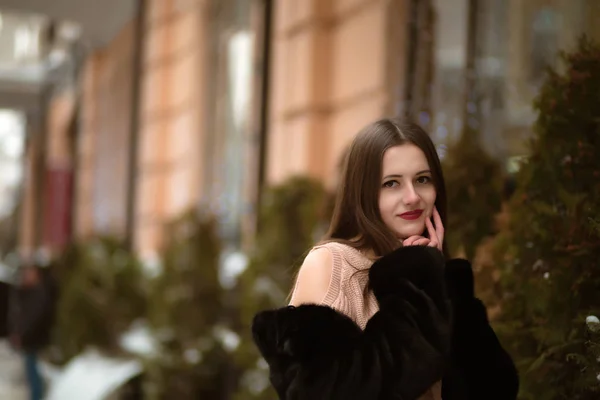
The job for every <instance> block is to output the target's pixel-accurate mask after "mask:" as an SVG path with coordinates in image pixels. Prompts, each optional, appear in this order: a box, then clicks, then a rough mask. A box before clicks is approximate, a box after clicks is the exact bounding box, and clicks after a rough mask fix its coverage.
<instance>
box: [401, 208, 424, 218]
mask: <svg viewBox="0 0 600 400" xmlns="http://www.w3.org/2000/svg"><path fill="white" fill-rule="evenodd" d="M421 214H423V210H413V211H407V212H405V213H402V214H400V218H402V219H407V220H409V221H412V220H415V219H419V217H421Z"/></svg>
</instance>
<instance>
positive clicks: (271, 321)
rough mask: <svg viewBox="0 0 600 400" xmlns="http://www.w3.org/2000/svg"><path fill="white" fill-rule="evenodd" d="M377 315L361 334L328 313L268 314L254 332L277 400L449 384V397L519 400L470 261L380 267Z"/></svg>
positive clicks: (380, 398)
mask: <svg viewBox="0 0 600 400" xmlns="http://www.w3.org/2000/svg"><path fill="white" fill-rule="evenodd" d="M369 286H370V289H371V290H373V292H374V294H375V297H376V298H377V301H378V303H379V307H380V310H379V311H378V312H377V313H376V314H375V315H374V316H373V317H372V318H371V319H370V320H369V321H368V323H367V326H366V327H365V330H364V331H362V330H361V329H360V328H359V327H358V326H357V325H356V324H355V323H354V322H353V321H352V320H350V319H349V318H348V317H346V316H345V315H342V314H341V313H339V312H337V311H335V310H333V309H332V308H330V307H326V306H319V305H302V306H299V307H292V306H289V307H284V308H281V309H277V310H270V311H263V312H261V313H259V314H257V315H256V316H255V318H254V321H253V325H252V333H253V338H254V342H255V343H256V345H257V347H258V349H259V350H260V352H261V354H262V356H263V357H264V359H265V361H266V362H267V364H268V365H269V369H270V379H271V383H272V384H273V386H274V388H275V390H276V391H277V393H278V395H279V398H280V399H281V400H321V399H323V400H324V399H327V400H334V399H335V400H337V399H339V400H342V399H343V400H349V399H354V400H363V399H364V400H367V399H369V400H392V399H394V400H396V399H397V400H416V399H418V398H419V397H420V396H421V395H422V394H424V393H425V392H426V391H427V390H428V389H429V388H430V387H431V386H433V384H435V383H436V382H439V381H440V380H442V381H443V383H442V398H443V400H480V399H481V400H484V399H486V400H514V399H516V397H517V392H518V385H519V383H518V376H517V372H516V369H515V367H514V364H513V362H512V360H511V358H510V357H509V355H508V354H507V353H506V352H505V351H504V349H503V348H502V346H501V345H500V343H499V342H498V339H497V338H496V335H495V334H494V331H493V330H492V328H491V327H490V325H489V323H488V320H487V315H486V309H485V307H484V306H483V304H482V303H481V302H480V301H479V300H478V299H477V298H475V297H474V291H473V273H472V270H471V265H470V264H469V263H468V262H466V261H465V260H451V261H449V262H447V263H445V261H444V258H443V256H442V254H441V253H440V252H439V251H438V250H436V249H433V248H430V247H421V246H411V247H403V248H400V249H398V250H396V251H394V252H393V253H391V254H389V255H387V256H385V257H382V258H381V259H379V260H378V261H376V262H375V263H374V264H373V266H372V267H371V268H370V270H369Z"/></svg>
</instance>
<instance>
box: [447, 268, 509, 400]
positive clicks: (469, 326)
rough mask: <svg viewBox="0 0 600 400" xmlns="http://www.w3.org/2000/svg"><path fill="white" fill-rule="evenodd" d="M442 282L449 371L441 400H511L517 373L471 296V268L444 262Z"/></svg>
mask: <svg viewBox="0 0 600 400" xmlns="http://www.w3.org/2000/svg"><path fill="white" fill-rule="evenodd" d="M446 281H447V287H448V290H449V293H450V295H451V298H452V303H453V309H454V316H453V336H452V337H453V340H452V371H451V374H449V375H448V376H447V377H446V379H444V382H443V398H444V400H475V399H490V400H515V399H516V398H517V394H518V391H519V377H518V373H517V369H516V368H515V365H514V363H513V361H512V359H511V357H510V355H509V354H508V353H507V352H506V351H505V350H504V348H503V347H502V345H501V343H500V341H499V340H498V338H497V337H496V334H495V332H494V330H493V329H492V327H491V325H490V323H489V321H488V317H487V310H486V308H485V306H484V304H483V303H482V302H481V301H480V300H479V299H478V298H476V297H475V295H474V277H473V271H472V268H471V264H470V263H469V262H468V261H466V260H462V259H455V260H451V261H448V263H447V265H446Z"/></svg>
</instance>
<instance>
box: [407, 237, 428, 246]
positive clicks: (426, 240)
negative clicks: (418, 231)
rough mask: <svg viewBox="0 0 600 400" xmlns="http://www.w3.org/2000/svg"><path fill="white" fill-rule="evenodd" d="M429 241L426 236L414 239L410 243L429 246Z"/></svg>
mask: <svg viewBox="0 0 600 400" xmlns="http://www.w3.org/2000/svg"><path fill="white" fill-rule="evenodd" d="M430 243H431V240H429V239H427V238H422V239H418V240H416V241H415V242H414V243H413V244H412V245H413V246H429V245H430Z"/></svg>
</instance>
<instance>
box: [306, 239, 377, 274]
mask: <svg viewBox="0 0 600 400" xmlns="http://www.w3.org/2000/svg"><path fill="white" fill-rule="evenodd" d="M314 251H319V252H322V251H328V252H330V253H331V255H332V257H333V263H334V268H335V267H337V268H343V266H344V264H345V265H347V266H350V267H352V269H366V268H369V267H370V266H371V264H373V261H374V260H372V259H371V258H369V257H368V256H367V255H366V254H365V253H364V252H362V251H361V250H359V249H357V248H356V247H353V246H351V245H350V244H347V243H342V242H337V241H328V242H324V243H321V244H318V245H317V246H315V247H313V248H312V250H311V252H314Z"/></svg>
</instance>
